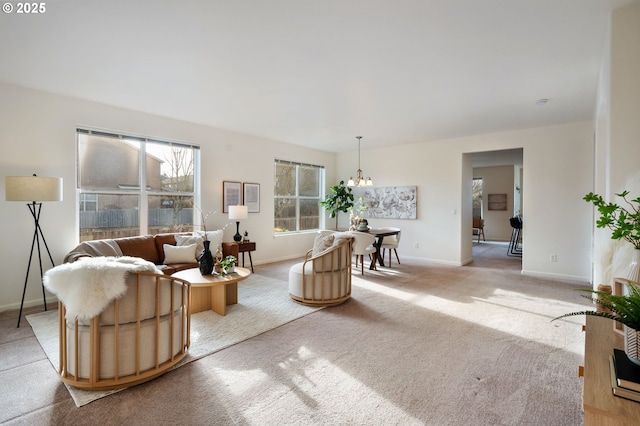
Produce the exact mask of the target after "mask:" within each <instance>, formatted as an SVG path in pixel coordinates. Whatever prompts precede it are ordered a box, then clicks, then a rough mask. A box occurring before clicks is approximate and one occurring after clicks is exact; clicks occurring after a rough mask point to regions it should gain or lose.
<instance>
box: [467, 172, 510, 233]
mask: <svg viewBox="0 0 640 426" xmlns="http://www.w3.org/2000/svg"><path fill="white" fill-rule="evenodd" d="M473 177H474V178H482V210H483V211H482V215H483V217H484V234H485V237H486V239H488V240H491V241H510V240H511V232H512V228H511V224H510V223H509V218H510V217H512V216H513V210H514V207H513V206H514V202H515V199H514V166H495V167H476V168H474V169H473ZM489 194H507V209H506V210H489V197H488V196H489Z"/></svg>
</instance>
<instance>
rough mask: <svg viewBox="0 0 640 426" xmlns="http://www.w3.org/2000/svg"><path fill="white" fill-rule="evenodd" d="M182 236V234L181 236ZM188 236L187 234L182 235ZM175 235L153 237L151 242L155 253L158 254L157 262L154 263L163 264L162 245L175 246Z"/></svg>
mask: <svg viewBox="0 0 640 426" xmlns="http://www.w3.org/2000/svg"><path fill="white" fill-rule="evenodd" d="M181 235H182V234H181ZM184 235H188V234H184ZM175 236H176V234H156V235H155V236H154V237H153V241H154V242H155V245H156V251H157V252H158V261H157V262H156V263H158V264H161V263H164V245H165V244H170V245H172V246H175V245H176V237H175Z"/></svg>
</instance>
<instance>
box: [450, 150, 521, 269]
mask: <svg viewBox="0 0 640 426" xmlns="http://www.w3.org/2000/svg"><path fill="white" fill-rule="evenodd" d="M464 155H465V156H467V157H466V158H465V160H464V161H463V164H464V167H465V168H467V167H468V168H469V169H468V170H465V171H464V172H463V180H464V181H465V183H464V185H469V186H467V188H469V187H470V189H467V190H463V191H462V193H463V197H465V198H467V197H468V199H466V200H463V203H465V204H466V205H467V206H468V207H467V208H464V209H463V214H462V215H461V220H463V221H465V222H468V223H469V225H471V224H472V223H473V220H474V219H473V217H474V216H480V217H481V218H482V220H483V222H484V229H483V231H484V240H482V239H480V242H478V238H477V235H473V232H469V238H468V239H465V240H464V243H465V244H466V245H467V249H466V250H464V252H465V253H467V255H468V256H469V257H467V258H471V260H475V259H476V258H477V260H478V261H479V260H480V258H482V259H486V258H487V257H488V258H492V257H493V258H498V257H499V258H502V257H505V258H507V257H508V256H507V254H508V252H509V247H510V243H511V239H512V235H513V228H512V225H511V221H510V218H512V217H514V216H521V215H522V214H523V199H524V197H523V183H524V179H523V159H524V149H523V148H515V149H507V150H494V151H479V152H472V153H468V154H464ZM476 220H477V219H476ZM463 229H465V227H463ZM483 244H484V246H483ZM523 255H524V251H523ZM510 258H511V259H513V260H515V261H516V262H518V263H519V265H520V267H521V265H522V258H521V257H518V258H515V257H510Z"/></svg>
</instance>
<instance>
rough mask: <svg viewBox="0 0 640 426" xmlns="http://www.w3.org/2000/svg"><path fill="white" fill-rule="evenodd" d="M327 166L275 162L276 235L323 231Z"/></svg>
mask: <svg viewBox="0 0 640 426" xmlns="http://www.w3.org/2000/svg"><path fill="white" fill-rule="evenodd" d="M323 182H324V167H321V166H314V165H312V164H301V163H295V162H291V161H283V160H276V161H275V176H274V201H273V202H274V230H275V232H276V233H283V232H296V231H307V230H312V229H319V228H320V225H321V223H320V218H321V214H320V213H321V211H322V210H321V207H320V201H321V197H322V187H323Z"/></svg>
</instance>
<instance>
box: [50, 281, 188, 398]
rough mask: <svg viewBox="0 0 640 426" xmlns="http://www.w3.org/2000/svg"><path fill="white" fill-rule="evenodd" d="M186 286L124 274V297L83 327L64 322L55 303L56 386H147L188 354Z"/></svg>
mask: <svg viewBox="0 0 640 426" xmlns="http://www.w3.org/2000/svg"><path fill="white" fill-rule="evenodd" d="M189 293H190V284H189V283H188V282H187V281H184V280H180V279H177V278H172V277H170V276H167V275H159V274H154V273H151V272H130V273H129V274H128V276H127V292H126V294H125V295H124V296H123V297H121V298H119V299H115V300H114V301H112V302H111V304H110V305H109V306H108V307H107V308H106V309H105V310H104V311H103V312H102V313H101V314H99V315H97V316H94V317H93V318H91V319H90V320H88V321H79V320H78V319H75V320H68V319H66V318H65V315H66V309H65V306H64V304H63V303H62V302H59V304H58V306H59V333H60V334H59V335H60V367H59V371H58V372H59V374H60V377H61V379H62V381H63V382H64V383H66V384H68V385H71V386H74V387H76V388H79V389H85V390H104V389H118V388H125V387H128V386H133V385H137V384H139V383H143V382H146V381H148V380H151V379H153V378H155V377H157V376H159V375H161V374H162V373H164V372H166V371H167V370H169V369H170V368H171V367H173V366H174V365H176V364H177V363H178V362H179V361H180V360H182V359H183V358H184V356H185V355H186V353H187V349H188V348H189V344H190V340H189V332H190V325H191V324H190V313H189V296H190V294H189Z"/></svg>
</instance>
